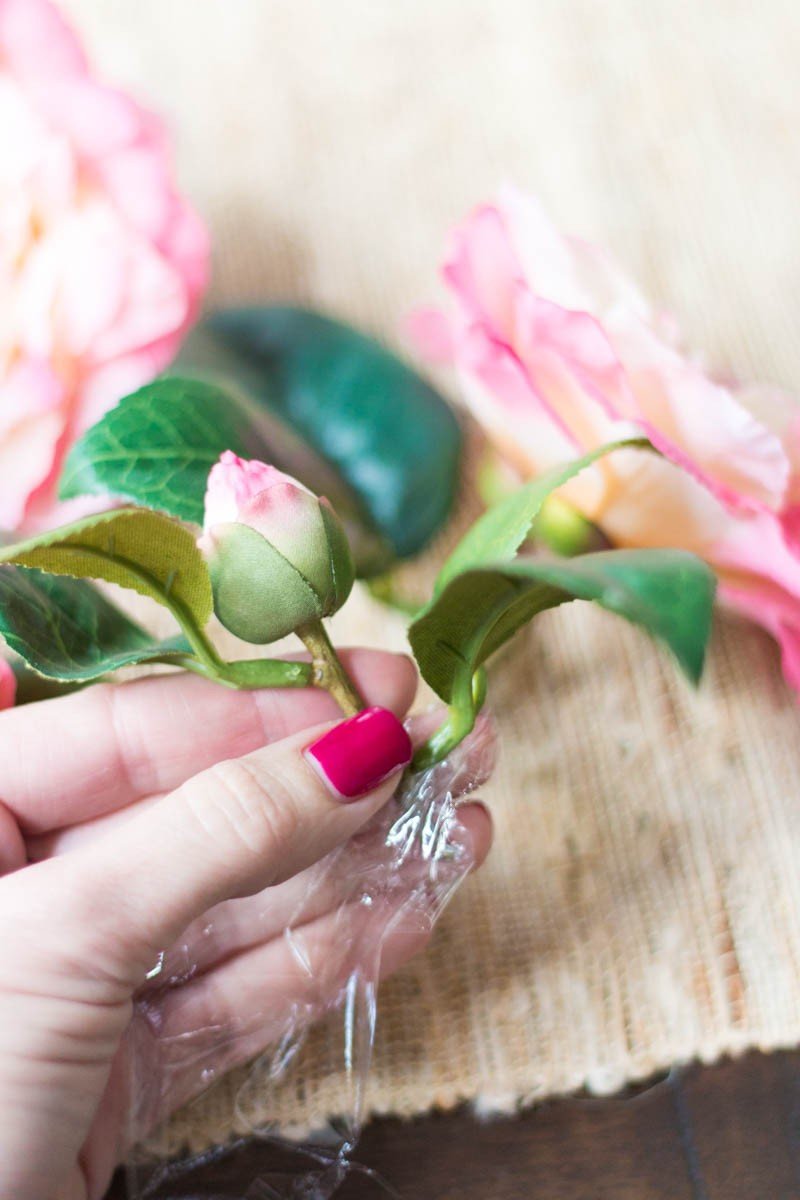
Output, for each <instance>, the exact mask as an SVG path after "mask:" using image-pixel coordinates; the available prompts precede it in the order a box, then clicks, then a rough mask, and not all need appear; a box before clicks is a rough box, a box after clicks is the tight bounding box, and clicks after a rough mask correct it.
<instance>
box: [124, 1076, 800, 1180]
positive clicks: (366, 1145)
mask: <svg viewBox="0 0 800 1200" xmlns="http://www.w3.org/2000/svg"><path fill="white" fill-rule="evenodd" d="M357 1158H358V1161H359V1163H361V1164H363V1166H364V1167H365V1168H367V1170H366V1171H358V1172H353V1173H352V1174H351V1175H350V1178H349V1179H348V1180H347V1181H346V1182H345V1183H344V1185H343V1186H342V1188H341V1190H340V1191H339V1192H338V1193H337V1198H338V1200H373V1198H374V1200H379V1198H380V1197H387V1196H392V1195H395V1196H400V1197H403V1198H404V1200H527V1197H535V1198H536V1200H798V1197H800V1052H792V1053H784V1054H775V1055H771V1056H764V1055H760V1054H750V1055H748V1056H747V1057H745V1058H742V1059H739V1060H737V1061H736V1062H725V1063H721V1064H719V1065H717V1066H714V1067H705V1068H700V1067H693V1068H690V1069H688V1070H686V1071H683V1072H678V1071H676V1072H673V1073H671V1074H670V1075H669V1076H667V1077H666V1078H664V1079H661V1080H658V1081H656V1082H654V1083H652V1084H650V1085H648V1086H646V1087H644V1088H640V1089H637V1090H635V1091H630V1092H628V1093H626V1094H625V1095H623V1096H620V1097H617V1098H614V1099H609V1100H597V1099H592V1098H589V1097H576V1098H573V1099H570V1100H562V1101H555V1102H552V1103H550V1104H546V1105H543V1106H542V1107H540V1108H538V1109H534V1110H532V1111H529V1112H527V1113H524V1114H522V1115H521V1116H519V1117H515V1118H503V1119H497V1120H491V1121H477V1120H476V1119H475V1118H474V1117H473V1116H472V1115H471V1114H470V1113H469V1112H467V1111H460V1112H456V1113H452V1114H447V1115H436V1116H430V1117H423V1118H419V1119H418V1120H415V1121H410V1122H401V1121H397V1120H379V1121H374V1122H373V1123H372V1124H371V1125H370V1126H369V1127H368V1128H367V1130H366V1131H365V1133H364V1136H363V1137H362V1139H361V1142H360V1144H359V1147H358V1152H357ZM290 1163H291V1160H290V1159H289V1158H288V1156H286V1155H282V1154H281V1153H279V1152H277V1151H274V1150H265V1148H264V1147H252V1146H249V1147H243V1148H241V1149H240V1150H238V1151H235V1152H233V1153H232V1154H230V1155H228V1156H225V1157H224V1158H223V1159H221V1160H220V1161H218V1162H216V1163H215V1164H209V1165H207V1166H205V1167H204V1168H203V1169H202V1170H200V1171H196V1172H193V1173H192V1174H191V1175H187V1176H185V1177H184V1178H183V1179H182V1180H180V1181H179V1182H178V1181H174V1182H173V1183H172V1184H171V1186H170V1187H168V1188H165V1189H164V1190H162V1191H160V1192H158V1193H157V1194H155V1195H154V1196H153V1200H157V1198H158V1200H166V1198H167V1197H169V1200H179V1198H180V1200H184V1198H185V1200H189V1197H192V1198H197V1200H200V1198H202V1197H211V1196H217V1197H219V1196H220V1195H224V1196H234V1197H238V1196H242V1195H244V1193H245V1191H246V1189H247V1186H248V1185H249V1183H250V1182H251V1181H252V1179H253V1177H254V1176H255V1175H256V1174H257V1173H258V1172H259V1171H260V1172H263V1173H266V1172H269V1173H271V1174H272V1175H273V1179H274V1181H275V1185H276V1187H277V1186H279V1180H280V1175H281V1173H282V1172H283V1171H285V1170H286V1169H287V1167H288V1166H289V1165H290ZM373 1172H374V1173H376V1174H372V1173H373ZM382 1181H385V1182H382ZM259 1194H261V1193H259ZM270 1194H271V1193H269V1192H264V1195H270ZM274 1194H275V1195H276V1196H283V1195H284V1192H283V1191H276V1192H275V1193H274ZM285 1194H286V1195H288V1194H289V1193H288V1192H287V1193H285ZM124 1196H125V1190H124V1183H123V1180H122V1178H121V1176H119V1177H118V1178H117V1179H116V1180H115V1183H114V1186H113V1187H112V1189H111V1191H110V1192H109V1193H108V1198H107V1200H123V1198H124Z"/></svg>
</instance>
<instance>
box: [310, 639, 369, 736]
mask: <svg viewBox="0 0 800 1200" xmlns="http://www.w3.org/2000/svg"><path fill="white" fill-rule="evenodd" d="M296 633H297V636H298V637H299V638H300V640H301V641H302V642H303V645H304V646H305V647H306V649H307V650H308V651H309V652H310V654H311V665H312V668H313V678H312V680H311V682H312V683H313V684H314V685H315V686H316V687H322V688H325V689H326V691H329V692H330V694H331V695H332V696H333V698H334V700H335V701H336V702H337V704H338V705H339V707H340V708H341V710H342V712H343V713H344V714H345V716H348V717H352V716H355V714H356V713H359V712H361V711H362V709H364V708H366V704H365V703H364V701H363V699H362V697H361V696H360V695H359V694H358V691H357V690H356V687H355V684H354V683H353V681H352V679H351V678H350V676H349V675H348V674H347V672H346V671H345V669H344V667H343V665H342V662H341V659H340V658H339V655H338V654H337V653H336V650H335V649H334V647H333V644H332V642H331V640H330V638H329V637H328V634H327V632H326V630H325V627H324V625H323V624H322V621H309V622H308V624H307V625H303V626H301V627H300V629H298V630H296Z"/></svg>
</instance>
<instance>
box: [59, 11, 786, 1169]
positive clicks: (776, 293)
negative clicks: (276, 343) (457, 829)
mask: <svg viewBox="0 0 800 1200" xmlns="http://www.w3.org/2000/svg"><path fill="white" fill-rule="evenodd" d="M66 7H67V10H68V11H69V13H70V15H71V16H72V17H73V18H74V19H75V20H76V21H78V22H79V23H80V24H81V26H82V27H83V29H84V32H85V34H86V36H87V38H88V42H89V45H90V47H91V49H92V51H93V53H94V54H95V56H96V58H97V59H98V61H100V62H102V63H103V65H104V68H105V70H106V73H107V74H109V75H110V76H113V77H115V78H117V79H119V80H121V81H123V82H125V83H127V84H129V85H131V86H133V87H134V88H136V89H139V90H140V91H141V92H142V93H143V94H144V95H147V96H149V97H150V98H151V99H152V101H153V102H154V103H155V104H156V105H158V106H159V107H160V108H161V109H162V110H163V111H164V112H166V113H167V114H168V116H169V117H170V119H171V121H172V123H173V125H174V127H175V131H176V133H177V135H178V138H179V146H180V161H181V168H182V177H183V181H184V184H185V185H186V187H187V188H188V190H189V191H190V192H191V194H192V195H193V196H194V198H195V200H196V202H197V204H198V205H199V207H200V208H201V209H202V210H203V212H204V213H205V215H206V217H207V219H208V220H209V222H210V224H211V227H212V230H213V233H214V238H215V255H216V262H215V282H214V286H213V291H212V300H213V301H216V302H232V301H247V300H255V299H262V298H264V297H289V298H293V299H297V300H300V301H303V302H310V303H313V304H316V305H321V306H325V307H329V308H331V309H333V310H335V311H337V312H339V313H341V314H344V315H345V316H349V317H350V318H352V319H354V320H356V321H358V322H359V323H360V324H362V325H365V326H367V327H369V328H371V329H373V330H375V331H377V332H378V333H379V334H381V335H383V336H385V337H386V338H387V339H388V340H390V341H392V342H394V341H395V339H396V336H397V334H396V330H397V324H398V320H399V318H400V317H401V315H402V314H403V312H404V311H405V310H406V309H407V308H408V307H409V306H410V305H411V304H412V303H414V302H418V301H420V300H423V299H426V298H428V297H429V296H430V294H431V293H432V292H433V290H434V265H435V263H436V261H437V258H438V256H439V254H440V251H441V246H442V239H443V234H444V232H445V230H446V228H447V227H448V225H449V224H451V223H452V222H453V221H454V220H455V219H457V218H458V217H460V216H461V215H462V214H463V213H464V212H465V211H466V210H467V208H468V207H469V206H470V205H471V204H472V203H474V202H475V201H477V200H479V199H482V198H484V197H485V196H487V195H489V194H490V193H491V191H492V189H493V188H494V186H495V185H496V183H497V182H498V180H500V179H502V178H504V177H509V178H513V179H515V180H517V181H518V182H520V183H521V184H522V185H523V186H527V187H530V188H531V189H533V190H535V191H537V192H538V193H539V194H540V195H541V196H542V197H543V199H544V201H545V202H546V204H547V205H548V206H549V208H550V210H551V212H552V213H553V215H554V216H555V217H556V219H557V220H558V221H559V222H560V223H562V224H563V225H564V226H565V227H567V228H570V229H573V230H574V231H576V232H580V233H583V234H585V235H587V236H590V237H594V238H597V239H599V240H601V241H603V242H605V243H607V244H609V245H610V246H611V247H612V248H613V249H614V250H615V251H616V252H617V254H618V255H619V257H620V258H621V259H622V261H623V262H624V263H626V265H627V266H628V267H629V268H630V270H631V271H632V272H633V273H634V274H635V275H636V276H637V277H638V278H639V280H640V281H641V283H642V284H643V285H644V286H645V287H646V288H647V289H648V291H649V292H650V294H651V295H652V296H653V297H654V298H655V299H656V300H658V301H661V302H662V303H663V304H665V305H667V306H669V307H670V308H672V309H674V310H675V311H676V312H677V313H679V314H680V315H681V318H682V320H683V323H684V325H685V327H686V330H687V333H688V335H689V338H690V340H691V341H693V342H694V343H695V344H697V345H698V346H700V347H702V348H703V349H704V350H705V352H706V353H707V356H708V358H709V359H710V360H711V361H712V362H714V364H715V365H716V366H717V367H718V368H720V369H723V370H730V371H732V372H736V373H738V374H740V375H742V376H745V377H761V378H767V379H770V380H773V381H775V382H777V383H779V384H783V385H785V386H792V385H793V384H795V385H797V384H798V381H800V338H798V336H797V321H798V311H800V255H798V253H797V194H798V184H799V183H800V140H799V139H798V138H797V136H796V127H797V114H798V111H800V74H798V72H797V62H798V61H800V20H798V15H797V6H796V0H762V2H761V3H759V4H753V3H752V2H751V0H686V2H684V0H647V2H646V3H642V0H604V2H603V3H598V0H493V3H491V4H486V3H484V2H483V0H404V3H401V4H398V3H394V2H392V0H377V2H375V0H373V2H371V3H370V2H368V0H361V2H359V0H338V2H337V3H335V4H334V3H330V0H202V3H198V2H197V0H135V2H134V0H68V3H67V4H66ZM346 623H347V625H348V627H349V628H348V629H347V631H346V632H347V634H348V635H349V636H352V637H355V638H357V640H360V641H367V642H372V643H374V644H382V645H387V644H389V645H391V644H395V645H399V644H401V643H402V629H401V627H400V625H399V623H398V622H397V621H396V620H395V618H392V617H388V616H387V615H386V614H385V613H384V612H382V611H380V610H377V609H375V608H374V607H372V606H371V605H370V603H369V602H367V601H366V600H363V599H362V600H359V601H358V603H357V604H356V605H355V607H354V610H353V613H352V614H351V615H350V616H348V617H347V618H346ZM341 636H344V633H342V634H341ZM519 647H520V648H519V652H518V653H516V652H515V653H513V654H507V655H506V657H505V659H504V661H503V662H502V663H501V664H499V665H498V667H497V669H496V670H495V672H494V677H493V682H492V702H493V706H494V708H495V711H496V712H497V714H498V717H499V720H500V726H501V731H502V737H503V746H504V753H503V758H502V761H501V764H500V767H499V769H498V771H497V774H496V776H495V779H494V780H493V782H492V784H491V785H490V786H489V787H487V788H486V797H487V798H488V799H489V800H490V802H491V804H492V807H493V810H494V814H495V818H496V823H497V842H496V846H495V850H494V852H493V855H492V859H491V861H490V863H489V864H488V865H487V867H486V868H485V870H484V871H483V872H482V873H481V875H480V876H479V877H475V878H474V879H472V880H471V881H470V882H469V883H468V884H467V885H466V886H465V888H464V889H463V891H462V892H461V893H460V895H459V896H458V898H457V900H456V902H455V903H454V905H453V906H452V908H451V909H450V910H449V912H448V913H447V915H446V917H445V919H444V921H443V922H442V925H441V927H440V930H439V933H438V935H437V938H436V940H435V943H434V945H433V948H432V949H431V951H430V952H429V953H428V954H427V956H426V957H424V958H422V959H421V960H420V961H418V962H416V963H415V964H413V965H412V966H411V967H410V968H408V969H407V970H406V971H405V972H404V973H403V974H402V975H401V976H399V977H398V978H396V979H395V980H393V981H392V982H390V983H389V984H388V985H387V986H386V987H384V989H383V991H382V996H381V1015H380V1021H379V1028H378V1042H377V1049H376V1058H375V1065H374V1070H373V1073H372V1077H371V1080H370V1083H369V1088H368V1094H367V1107H368V1109H369V1110H371V1111H374V1112H394V1113H403V1114H410V1113H414V1112H418V1111H421V1110H424V1109H427V1108H429V1107H430V1106H431V1105H444V1106H447V1105H452V1104H455V1103H456V1102H457V1101H459V1100H465V1099H466V1100H473V1101H476V1102H477V1103H478V1104H479V1105H482V1106H484V1107H490V1106H491V1107H499V1108H511V1107H513V1106H514V1105H516V1104H518V1103H519V1102H526V1101H530V1100H532V1099H536V1098H539V1097H543V1096H547V1095H550V1094H553V1093H557V1092H564V1091H568V1090H570V1089H573V1088H577V1087H580V1086H581V1085H584V1084H586V1085H588V1086H589V1087H591V1088H593V1089H596V1090H598V1091H608V1090H611V1089H613V1088H616V1087H618V1086H619V1085H621V1084H622V1083H623V1082H624V1081H625V1080H628V1079H633V1078H637V1077H641V1076H645V1075H647V1074H648V1073H650V1072H652V1071H654V1070H656V1069H658V1068H661V1067H664V1066H666V1065H667V1064H669V1063H671V1062H674V1061H676V1060H683V1059H688V1058H692V1057H700V1058H702V1059H706V1060H708V1059H713V1058H714V1057H715V1056H717V1055H719V1054H722V1053H724V1052H728V1051H738V1050H741V1049H743V1048H745V1047H747V1046H760V1047H763V1048H771V1047H776V1046H780V1045H787V1044H792V1043H795V1042H797V1041H798V1040H800V976H799V975H798V963H799V962H800V885H798V875H800V796H799V795H798V792H799V791H800V787H798V784H799V782H800V778H799V777H800V771H799V768H800V715H799V714H798V712H797V709H796V707H795V706H794V703H793V702H792V700H791V699H790V697H789V695H788V693H787V691H786V689H785V688H784V686H783V684H782V682H781V680H780V676H779V670H778V660H777V654H776V652H775V650H774V648H773V646H772V645H771V643H770V642H769V640H768V639H767V638H766V637H765V636H763V635H762V634H761V633H759V632H758V631H756V630H754V629H752V628H749V627H747V626H745V625H744V624H741V623H739V622H738V621H734V620H733V619H720V621H719V622H718V626H717V630H716V633H715V637H714V643H713V646H712V652H711V657H710V669H709V672H708V675H707V678H706V680H705V682H704V684H703V686H702V689H701V690H700V692H699V693H696V694H694V693H692V692H691V691H690V690H689V688H688V687H687V686H685V685H684V684H683V683H682V681H681V680H680V679H679V678H678V677H677V674H676V671H675V670H674V668H673V666H672V664H671V663H670V662H668V661H667V660H666V659H665V657H664V656H663V655H662V654H661V653H659V652H657V651H656V650H655V649H654V648H652V647H651V646H650V644H649V643H647V642H646V640H645V639H644V638H643V637H642V636H641V635H639V634H638V633H637V632H636V631H633V630H631V629H628V628H627V627H623V626H622V624H621V623H619V622H615V621H614V619H612V618H611V617H608V616H606V615H604V614H602V613H599V612H595V611H593V610H591V609H590V608H588V607H585V606H574V607H572V608H571V609H569V610H564V611H562V612H559V613H556V614H551V615H548V616H546V617H544V618H543V619H541V620H540V621H538V622H537V623H536V627H535V629H533V630H532V631H531V632H530V633H529V634H528V635H527V636H525V637H524V639H523V640H522V641H521V643H519ZM336 1045H337V1042H336V1039H335V1038H334V1036H333V1035H332V1034H330V1033H328V1032H326V1031H322V1032H321V1033H320V1034H319V1035H318V1036H317V1037H316V1038H315V1039H314V1040H313V1042H312V1045H311V1048H310V1051H309V1053H308V1054H306V1057H305V1066H304V1070H303V1072H302V1075H301V1076H300V1079H301V1083H299V1084H298V1085H297V1086H296V1087H294V1088H290V1089H289V1090H288V1091H286V1092H284V1093H283V1094H282V1095H281V1096H279V1097H277V1098H275V1099H271V1100H269V1104H270V1105H271V1108H270V1113H271V1115H273V1116H276V1117H278V1118H281V1119H283V1120H285V1121H286V1122H288V1123H303V1124H305V1123H314V1122H315V1121H316V1120H317V1119H319V1118H322V1117H324V1116H325V1115H326V1114H329V1113H334V1112H337V1111H338V1110H340V1109H341V1108H342V1107H344V1106H345V1105H346V1097H347V1086H346V1081H345V1079H344V1077H343V1074H342V1072H341V1064H340V1062H339V1061H338V1057H337V1054H336V1051H335V1049H334V1047H335V1046H336ZM237 1086H238V1084H237V1083H236V1082H235V1081H234V1082H232V1083H231V1084H230V1085H227V1086H226V1087H225V1088H223V1089H222V1090H218V1091H217V1092H216V1093H215V1094H213V1095H212V1096H211V1097H209V1098H208V1099H206V1100H205V1101H203V1102H201V1103H199V1104H196V1105H194V1106H193V1107H192V1108H190V1109H188V1110H187V1111H186V1112H185V1113H184V1114H183V1115H181V1116H179V1117H178V1118H177V1119H176V1120H175V1122H174V1124H173V1126H172V1130H171V1133H170V1139H169V1144H168V1145H167V1146H166V1147H165V1148H167V1149H168V1148H170V1147H175V1146H177V1145H178V1144H179V1143H181V1142H184V1141H188V1142H190V1143H192V1144H193V1145H195V1146H200V1145H203V1144H205V1143H207V1142H208V1141H210V1140H215V1139H221V1138H225V1137H226V1136H227V1135H228V1134H229V1133H230V1131H231V1111H232V1098H233V1095H234V1094H235V1089H236V1088H237ZM248 1095H249V1096H250V1097H251V1098H250V1099H248V1098H247V1096H245V1097H243V1098H242V1099H241V1104H240V1109H239V1116H238V1117H237V1122H238V1123H239V1124H240V1125H241V1127H242V1128H244V1127H245V1126H246V1124H247V1120H248V1119H250V1118H252V1117H253V1116H263V1115H265V1114H264V1113H263V1111H262V1110H263V1108H264V1106H265V1103H266V1102H265V1100H264V1097H263V1094H261V1093H260V1092H258V1090H257V1089H256V1090H254V1091H253V1092H250V1093H248ZM248 1106H249V1107H248Z"/></svg>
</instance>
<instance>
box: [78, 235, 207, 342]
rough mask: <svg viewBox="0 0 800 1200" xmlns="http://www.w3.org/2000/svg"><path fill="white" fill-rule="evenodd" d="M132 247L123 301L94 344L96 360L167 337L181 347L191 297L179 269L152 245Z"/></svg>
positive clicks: (160, 340)
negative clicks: (181, 337) (154, 249)
mask: <svg viewBox="0 0 800 1200" xmlns="http://www.w3.org/2000/svg"><path fill="white" fill-rule="evenodd" d="M128 250H129V252H128V256H127V258H128V261H127V267H126V286H125V291H124V294H123V296H122V303H121V305H120V307H119V309H118V311H117V312H116V315H115V320H114V321H113V323H112V324H110V325H109V326H108V327H107V328H106V329H105V330H104V331H103V332H102V333H101V334H100V335H99V336H98V338H97V339H96V341H95V342H94V344H93V346H92V347H91V361H92V362H93V363H98V364H99V363H103V362H107V361H109V360H111V359H114V358H117V357H119V356H121V355H127V354H130V353H132V352H134V351H136V350H140V349H143V348H145V347H147V346H149V345H150V344H151V343H155V342H160V343H163V342H164V340H165V339H167V338H171V340H172V347H173V349H177V344H178V341H179V339H180V335H181V333H182V332H183V330H184V329H185V327H186V324H187V321H188V317H189V298H188V295H187V291H186V285H185V283H184V281H183V279H182V278H181V276H180V275H179V274H178V272H177V271H176V270H175V269H174V268H173V267H172V265H171V264H170V263H168V262H167V261H166V259H164V258H162V257H161V255H159V254H157V253H155V252H154V251H153V250H151V248H150V247H149V246H145V245H142V246H140V247H138V248H134V247H133V246H129V248H128ZM167 361H168V358H167Z"/></svg>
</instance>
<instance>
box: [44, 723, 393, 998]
mask: <svg viewBox="0 0 800 1200" xmlns="http://www.w3.org/2000/svg"><path fill="white" fill-rule="evenodd" d="M411 754H412V747H411V742H410V739H409V737H408V734H407V733H406V731H405V729H404V728H403V726H402V725H401V723H400V722H399V721H398V720H397V718H396V717H395V716H394V714H393V713H391V712H389V711H388V710H387V709H383V708H371V709H367V710H366V711H365V712H362V713H359V714H358V715H357V716H355V717H351V718H349V719H348V720H345V721H341V722H339V723H338V724H327V725H322V726H317V727H316V728H314V729H311V730H309V729H306V730H304V731H303V733H301V734H296V735H294V736H292V737H288V738H285V739H284V740H283V741H280V742H274V743H273V744H272V745H270V746H266V747H264V748H263V749H261V750H257V751H255V752H254V753H252V754H248V755H246V756H245V757H243V758H238V759H232V760H229V761H226V762H221V763H218V764H217V765H215V766H213V767H211V768H209V769H208V770H206V771H203V772H201V773H200V774H198V775H196V776H194V778H192V779H190V780H189V781H188V782H187V783H185V784H184V785H183V786H182V787H180V788H178V789H177V791H175V792H172V793H171V794H170V795H168V796H166V797H165V798H164V799H163V800H161V801H159V802H158V803H157V804H155V805H153V806H152V807H150V808H149V809H147V810H145V811H144V812H142V813H141V814H140V815H139V816H137V817H134V818H132V819H131V820H130V821H129V822H127V823H126V824H125V825H124V826H122V827H120V828H119V829H117V830H114V831H110V832H109V834H108V835H107V836H106V837H105V838H103V839H101V840H98V841H95V842H94V843H92V844H91V846H87V847H86V849H85V850H81V851H78V852H76V853H75V854H73V855H66V856H65V859H64V860H62V861H64V862H66V860H68V859H70V858H72V864H71V866H72V869H73V870H74V871H76V874H77V877H78V878H80V880H81V883H80V893H81V895H82V896H83V898H84V902H85V903H86V905H87V907H88V908H89V909H90V911H91V927H92V938H93V942H94V941H95V940H96V939H97V938H98V937H100V938H101V939H102V941H103V943H105V946H106V947H111V949H112V952H113V955H114V957H115V958H117V961H118V963H119V965H120V967H124V966H125V965H126V964H127V965H128V967H129V969H130V970H131V971H132V972H133V974H134V975H135V974H136V972H137V971H139V972H140V973H144V972H145V971H146V970H147V968H148V967H150V966H152V960H153V958H154V956H155V954H156V953H157V952H158V951H159V950H160V949H162V948H164V947H165V946H168V945H169V944H170V943H171V942H172V941H174V940H175V938H176V937H177V936H178V935H179V934H180V932H181V931H182V930H183V929H184V928H185V927H186V926H187V925H188V924H189V922H190V921H191V920H193V919H194V918H195V917H198V916H200V914H201V913H203V912H205V911H206V909H208V908H210V907H211V906H212V905H214V904H217V903H218V902H220V901H221V900H226V899H230V898H231V897H235V896H243V895H249V894H251V893H254V892H256V891H259V890H261V889H262V888H264V887H267V886H269V885H270V884H273V883H279V882H281V881H283V880H285V879H288V878H289V877H290V876H292V875H294V874H296V873H297V872H298V871H301V870H303V869H304V868H306V867H308V866H310V865H311V864H312V863H314V862H316V861H317V860H318V859H320V858H321V857H322V856H323V855H325V854H327V853H328V851H329V850H331V849H333V848H334V847H335V846H337V845H339V844H340V843H342V842H345V841H346V840H347V839H348V838H350V837H351V836H352V835H353V834H354V833H355V832H356V831H357V830H358V829H359V828H360V827H361V825H363V824H364V822H365V821H367V820H368V819H369V818H370V817H371V816H372V815H373V814H374V813H375V812H377V810H378V809H380V808H381V807H382V806H383V805H384V804H385V803H386V801H387V800H388V799H389V797H390V796H391V795H392V792H393V791H394V789H395V787H396V785H397V782H398V779H399V774H400V771H401V770H402V768H403V767H405V766H406V765H407V764H408V762H409V761H410V759H411ZM79 859H80V860H81V861H80V862H79V861H78V860H79ZM74 877H75V876H73V878H74ZM133 982H134V983H138V982H140V979H138V978H137V979H135V980H134V981H133Z"/></svg>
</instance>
